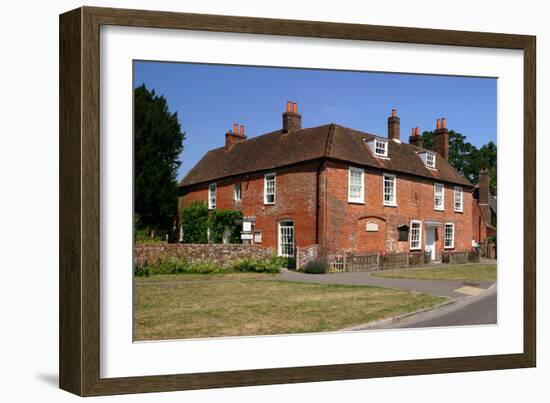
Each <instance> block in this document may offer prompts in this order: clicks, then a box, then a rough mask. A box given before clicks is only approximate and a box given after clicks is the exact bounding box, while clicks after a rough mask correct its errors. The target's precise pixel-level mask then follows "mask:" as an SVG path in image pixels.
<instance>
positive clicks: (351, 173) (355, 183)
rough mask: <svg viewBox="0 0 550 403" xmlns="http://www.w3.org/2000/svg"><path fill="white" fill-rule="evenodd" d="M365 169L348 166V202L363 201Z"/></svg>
mask: <svg viewBox="0 0 550 403" xmlns="http://www.w3.org/2000/svg"><path fill="white" fill-rule="evenodd" d="M364 187H365V171H364V170H363V169H361V168H355V167H349V170H348V202H350V203H365V189H364Z"/></svg>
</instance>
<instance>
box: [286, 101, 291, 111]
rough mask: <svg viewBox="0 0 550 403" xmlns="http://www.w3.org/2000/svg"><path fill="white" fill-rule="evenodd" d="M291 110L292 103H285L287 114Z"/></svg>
mask: <svg viewBox="0 0 550 403" xmlns="http://www.w3.org/2000/svg"><path fill="white" fill-rule="evenodd" d="M291 110H292V102H290V101H287V103H286V111H287V112H290V111H291Z"/></svg>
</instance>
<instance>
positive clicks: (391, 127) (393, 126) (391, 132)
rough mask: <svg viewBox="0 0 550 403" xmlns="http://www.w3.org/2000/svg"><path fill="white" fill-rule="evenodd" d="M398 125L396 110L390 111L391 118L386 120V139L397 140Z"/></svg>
mask: <svg viewBox="0 0 550 403" xmlns="http://www.w3.org/2000/svg"><path fill="white" fill-rule="evenodd" d="M399 125H400V124H399V116H397V109H392V110H391V116H390V117H389V118H388V139H390V140H399Z"/></svg>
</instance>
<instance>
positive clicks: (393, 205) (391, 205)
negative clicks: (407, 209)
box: [383, 203, 397, 208]
mask: <svg viewBox="0 0 550 403" xmlns="http://www.w3.org/2000/svg"><path fill="white" fill-rule="evenodd" d="M383 206H384V207H393V208H396V207H397V203H394V204H389V203H384V204H383Z"/></svg>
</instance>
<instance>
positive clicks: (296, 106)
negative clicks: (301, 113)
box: [292, 102, 298, 113]
mask: <svg viewBox="0 0 550 403" xmlns="http://www.w3.org/2000/svg"><path fill="white" fill-rule="evenodd" d="M292 112H293V113H298V104H297V103H296V102H293V103H292Z"/></svg>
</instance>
